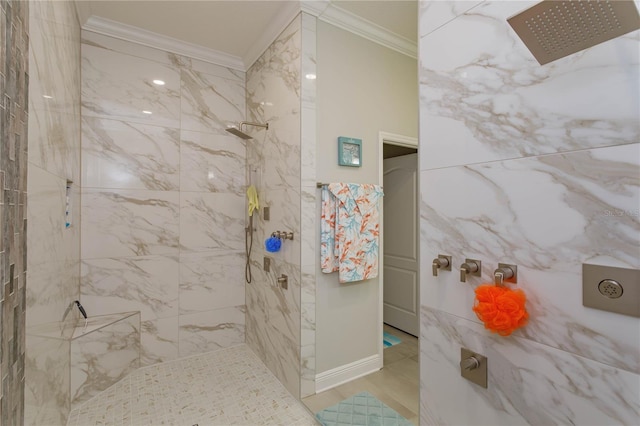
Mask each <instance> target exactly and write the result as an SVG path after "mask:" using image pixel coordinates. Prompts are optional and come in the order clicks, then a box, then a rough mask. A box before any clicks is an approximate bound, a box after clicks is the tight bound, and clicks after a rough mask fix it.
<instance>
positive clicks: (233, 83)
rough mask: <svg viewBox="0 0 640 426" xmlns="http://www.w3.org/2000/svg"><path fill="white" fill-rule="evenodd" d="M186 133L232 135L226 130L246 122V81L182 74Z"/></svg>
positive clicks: (199, 74) (198, 73)
mask: <svg viewBox="0 0 640 426" xmlns="http://www.w3.org/2000/svg"><path fill="white" fill-rule="evenodd" d="M181 81H182V91H181V93H182V111H181V127H182V129H183V130H195V131H200V132H207V133H216V134H220V135H229V133H227V132H225V130H224V129H225V128H227V127H229V126H230V125H232V124H237V123H238V122H240V121H242V120H244V114H245V112H244V111H245V87H244V81H240V80H238V79H226V78H221V77H217V76H215V75H209V74H204V73H201V72H196V71H191V70H182V73H181Z"/></svg>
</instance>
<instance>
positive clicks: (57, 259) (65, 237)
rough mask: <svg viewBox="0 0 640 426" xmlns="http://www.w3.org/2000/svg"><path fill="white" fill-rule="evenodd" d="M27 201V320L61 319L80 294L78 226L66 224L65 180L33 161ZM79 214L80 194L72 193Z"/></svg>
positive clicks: (35, 321)
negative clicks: (67, 225) (68, 226)
mask: <svg viewBox="0 0 640 426" xmlns="http://www.w3.org/2000/svg"><path fill="white" fill-rule="evenodd" d="M28 173H29V179H28V188H27V192H28V203H27V223H28V224H29V232H27V246H28V247H29V250H28V252H27V270H28V271H29V285H28V286H27V290H26V291H27V293H26V295H27V300H26V302H27V306H28V310H27V319H26V321H27V324H29V326H32V325H35V324H43V323H49V322H56V321H61V319H62V318H61V317H62V314H63V312H64V311H65V309H66V307H67V306H68V304H69V302H70V301H71V300H75V299H77V298H78V295H79V291H80V290H79V287H80V279H79V275H80V274H79V269H78V266H79V264H78V258H79V250H80V234H79V227H77V226H73V227H71V228H65V187H66V180H65V179H64V178H59V177H57V176H55V175H52V174H51V173H49V172H47V171H45V170H43V169H42V168H40V167H38V166H36V165H33V164H31V165H30V167H29V171H28ZM72 202H73V204H74V214H73V216H74V217H76V218H79V217H80V215H79V197H78V196H77V194H74V195H72Z"/></svg>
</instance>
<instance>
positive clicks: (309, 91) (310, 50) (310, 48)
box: [300, 12, 317, 147]
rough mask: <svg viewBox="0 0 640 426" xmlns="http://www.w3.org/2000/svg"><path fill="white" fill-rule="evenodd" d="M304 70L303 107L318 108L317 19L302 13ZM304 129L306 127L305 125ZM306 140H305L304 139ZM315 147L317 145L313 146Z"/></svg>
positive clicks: (302, 73) (302, 65)
mask: <svg viewBox="0 0 640 426" xmlns="http://www.w3.org/2000/svg"><path fill="white" fill-rule="evenodd" d="M301 16H302V18H301V19H302V42H301V51H302V64H301V67H302V70H301V73H300V74H301V76H302V80H301V85H302V107H303V109H304V108H312V109H313V110H314V116H315V108H316V79H315V78H314V77H312V76H315V75H316V61H317V58H316V23H317V18H316V17H315V16H312V15H309V14H308V13H304V12H303V13H302V14H301ZM302 128H303V129H306V127H305V126H304V125H303V126H302ZM303 139H304V138H303ZM313 146H314V147H315V145H313Z"/></svg>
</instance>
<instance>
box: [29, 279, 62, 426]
mask: <svg viewBox="0 0 640 426" xmlns="http://www.w3.org/2000/svg"><path fill="white" fill-rule="evenodd" d="M29 283H31V281H29ZM26 347H27V350H26V351H25V370H24V375H25V379H24V380H25V394H24V398H25V424H26V425H34V426H35V425H46V424H50V425H55V424H65V423H66V421H67V415H68V413H69V409H70V402H71V399H70V394H69V386H70V375H69V374H70V370H69V366H70V358H69V347H70V341H69V340H65V339H52V338H47V337H40V336H34V335H31V334H30V333H29V331H27V333H26ZM52 366H55V368H52Z"/></svg>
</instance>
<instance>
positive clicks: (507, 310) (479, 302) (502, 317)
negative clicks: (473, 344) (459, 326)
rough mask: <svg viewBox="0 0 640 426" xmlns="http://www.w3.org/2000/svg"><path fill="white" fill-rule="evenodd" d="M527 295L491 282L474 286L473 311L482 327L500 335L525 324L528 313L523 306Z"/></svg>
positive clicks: (508, 333)
mask: <svg viewBox="0 0 640 426" xmlns="http://www.w3.org/2000/svg"><path fill="white" fill-rule="evenodd" d="M526 301H527V297H526V296H525V294H524V291H522V290H511V289H510V288H506V287H498V286H495V285H493V284H483V285H481V286H479V287H478V288H476V300H475V303H474V306H473V311H474V312H475V313H476V315H477V316H478V319H480V321H482V322H484V327H485V328H486V329H488V330H491V331H492V332H493V333H498V334H499V335H501V336H508V335H510V334H511V333H513V331H514V330H516V329H518V328H520V327H522V326H524V325H526V324H527V321H528V320H529V314H528V313H527V310H526V308H525V306H524V305H525V303H526Z"/></svg>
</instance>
